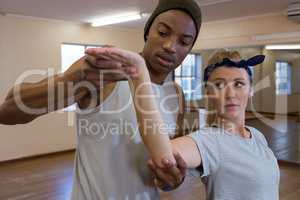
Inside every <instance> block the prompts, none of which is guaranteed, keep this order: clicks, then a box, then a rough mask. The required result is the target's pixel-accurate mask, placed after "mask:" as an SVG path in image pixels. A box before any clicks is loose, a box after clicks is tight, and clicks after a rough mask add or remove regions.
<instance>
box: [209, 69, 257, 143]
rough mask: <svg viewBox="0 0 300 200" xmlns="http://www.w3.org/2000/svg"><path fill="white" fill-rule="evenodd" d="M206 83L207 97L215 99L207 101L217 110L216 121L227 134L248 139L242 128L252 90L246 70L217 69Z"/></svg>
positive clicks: (247, 134) (245, 131)
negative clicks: (230, 133) (226, 130)
mask: <svg viewBox="0 0 300 200" xmlns="http://www.w3.org/2000/svg"><path fill="white" fill-rule="evenodd" d="M208 82H209V84H208V87H207V90H208V95H212V96H216V97H217V98H211V99H209V100H210V101H211V103H212V104H213V107H214V108H215V109H216V110H217V119H216V121H217V122H221V123H222V125H223V126H224V127H225V129H228V131H229V132H232V133H233V134H238V135H240V136H241V137H244V138H249V137H250V133H249V131H247V130H245V128H244V127H245V110H246V107H247V103H248V99H249V97H250V96H251V93H252V88H251V83H250V80H249V75H248V74H247V72H246V70H244V69H239V68H228V67H219V68H217V69H215V70H214V71H213V73H212V74H211V75H210V78H209V80H208ZM213 88H214V89H213ZM226 127H227V128H226Z"/></svg>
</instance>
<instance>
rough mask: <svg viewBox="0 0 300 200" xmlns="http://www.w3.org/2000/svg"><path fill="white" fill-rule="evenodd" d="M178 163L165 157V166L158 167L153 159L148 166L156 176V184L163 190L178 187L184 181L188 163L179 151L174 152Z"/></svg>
mask: <svg viewBox="0 0 300 200" xmlns="http://www.w3.org/2000/svg"><path fill="white" fill-rule="evenodd" d="M174 158H175V160H176V164H175V163H172V162H170V161H169V160H167V159H164V160H163V161H162V163H163V164H164V168H159V167H157V166H156V165H155V164H154V162H153V161H152V160H149V161H148V167H149V169H150V170H151V171H152V173H153V174H154V176H155V183H156V185H157V186H158V187H159V188H160V189H162V190H163V191H170V190H174V189H176V188H177V187H178V186H180V185H181V183H182V182H183V181H184V178H185V175H186V169H187V165H186V163H185V161H184V160H183V158H182V157H181V155H180V154H179V153H174Z"/></svg>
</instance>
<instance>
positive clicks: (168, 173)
mask: <svg viewBox="0 0 300 200" xmlns="http://www.w3.org/2000/svg"><path fill="white" fill-rule="evenodd" d="M195 38H196V28H195V24H194V21H193V20H192V18H191V17H190V16H189V15H188V14H186V13H185V12H182V11H180V10H170V11H167V12H164V13H162V14H160V15H159V16H157V17H156V18H155V20H154V21H153V24H152V25H151V27H150V30H149V34H148V35H147V41H146V43H145V46H144V49H143V52H142V56H143V57H144V59H145V61H146V65H147V68H148V70H149V75H150V78H151V81H152V82H154V83H156V84H162V83H163V81H164V80H165V79H166V77H167V76H168V74H169V73H170V72H171V71H173V70H175V69H176V68H177V67H178V66H179V65H180V64H181V63H182V61H183V60H184V58H185V57H186V56H187V54H188V53H189V52H190V50H191V48H192V46H193V43H194V40H195ZM87 54H88V55H90V56H93V57H97V56H99V54H97V52H96V51H94V52H93V51H90V52H87ZM94 65H95V64H94ZM96 66H97V67H101V66H100V65H96ZM174 157H175V159H176V164H175V163H171V162H170V161H168V160H164V161H163V164H164V166H165V168H159V167H157V166H155V165H154V163H153V162H152V161H149V162H148V167H149V169H150V170H151V171H152V172H153V174H154V176H155V177H156V181H155V182H156V184H157V186H158V187H160V188H161V189H164V188H166V187H171V188H176V187H178V186H179V185H180V184H181V183H182V181H183V179H184V176H185V173H186V163H185V162H184V160H183V159H182V157H181V156H180V155H179V154H177V153H174Z"/></svg>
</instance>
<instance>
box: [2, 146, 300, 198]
mask: <svg viewBox="0 0 300 200" xmlns="http://www.w3.org/2000/svg"><path fill="white" fill-rule="evenodd" d="M73 161H74V153H73V152H68V153H63V154H59V155H53V156H46V157H40V158H35V159H33V160H31V159H30V160H24V161H16V162H11V163H5V164H1V165H0V177H1V179H0V199H1V200H25V199H26V200H67V199H69V198H70V193H71V189H72V171H73ZM280 170H281V181H280V199H281V200H299V199H300V166H299V165H298V166H296V165H292V164H280ZM161 195H162V199H163V200H182V199H184V200H200V199H204V186H203V185H202V183H201V182H200V180H199V179H198V178H195V177H188V178H187V179H186V181H185V183H184V184H183V185H182V186H181V187H180V188H179V189H178V190H176V191H175V192H170V193H161Z"/></svg>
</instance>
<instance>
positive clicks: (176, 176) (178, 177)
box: [164, 167, 184, 185]
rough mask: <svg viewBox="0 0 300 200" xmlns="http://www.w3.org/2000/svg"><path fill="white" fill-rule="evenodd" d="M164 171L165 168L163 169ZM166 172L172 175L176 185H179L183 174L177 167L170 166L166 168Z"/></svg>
mask: <svg viewBox="0 0 300 200" xmlns="http://www.w3.org/2000/svg"><path fill="white" fill-rule="evenodd" d="M164 171H165V170H164ZM167 173H168V174H169V175H170V176H172V178H173V180H174V182H175V184H176V185H179V184H180V183H181V182H182V179H183V177H184V176H183V175H182V174H181V171H180V170H179V169H178V168H177V167H171V168H169V169H168V171H167Z"/></svg>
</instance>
